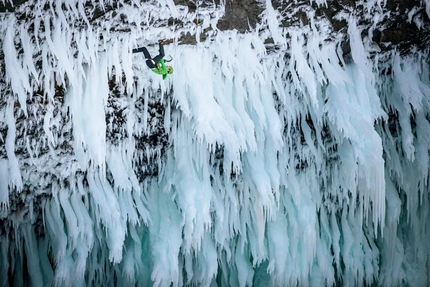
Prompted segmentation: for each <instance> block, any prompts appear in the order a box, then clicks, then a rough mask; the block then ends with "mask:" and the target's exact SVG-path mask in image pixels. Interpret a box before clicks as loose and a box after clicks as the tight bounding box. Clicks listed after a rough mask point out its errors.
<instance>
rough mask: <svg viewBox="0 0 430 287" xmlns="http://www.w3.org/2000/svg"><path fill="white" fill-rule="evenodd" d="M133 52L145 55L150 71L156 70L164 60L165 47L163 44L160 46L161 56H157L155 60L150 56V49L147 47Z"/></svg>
mask: <svg viewBox="0 0 430 287" xmlns="http://www.w3.org/2000/svg"><path fill="white" fill-rule="evenodd" d="M132 52H133V53H140V52H143V55H144V56H145V59H146V65H147V66H148V67H149V68H150V69H154V68H156V67H157V64H158V62H160V60H161V59H163V58H164V47H163V45H161V44H158V53H159V54H158V55H157V56H155V57H154V58H151V54H149V52H148V49H146V47H142V48H138V49H133V51H132Z"/></svg>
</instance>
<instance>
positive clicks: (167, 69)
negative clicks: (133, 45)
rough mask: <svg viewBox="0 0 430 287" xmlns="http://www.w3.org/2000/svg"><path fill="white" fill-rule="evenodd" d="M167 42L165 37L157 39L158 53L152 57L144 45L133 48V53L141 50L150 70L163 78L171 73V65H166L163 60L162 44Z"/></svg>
mask: <svg viewBox="0 0 430 287" xmlns="http://www.w3.org/2000/svg"><path fill="white" fill-rule="evenodd" d="M166 42H167V40H166V39H164V40H160V41H158V47H159V48H158V52H159V54H158V55H157V56H155V57H154V58H152V57H151V55H150V54H149V52H148V49H146V47H141V48H137V49H133V53H140V52H143V55H144V56H145V59H146V65H147V66H148V67H149V68H150V69H152V71H153V72H154V73H156V74H158V75H162V76H163V80H165V79H166V78H167V74H172V73H173V67H172V66H166V64H165V60H164V56H165V55H164V46H163V45H164V44H165V43H166Z"/></svg>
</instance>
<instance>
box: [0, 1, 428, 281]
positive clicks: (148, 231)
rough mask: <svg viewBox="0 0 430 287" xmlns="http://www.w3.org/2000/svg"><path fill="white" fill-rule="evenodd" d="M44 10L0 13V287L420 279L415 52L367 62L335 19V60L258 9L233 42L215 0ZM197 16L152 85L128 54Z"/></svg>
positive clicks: (420, 83)
mask: <svg viewBox="0 0 430 287" xmlns="http://www.w3.org/2000/svg"><path fill="white" fill-rule="evenodd" d="M45 2H47V1H40V2H38V4H36V6H35V7H34V10H33V11H31V12H29V15H31V16H29V19H28V20H27V21H23V20H19V19H16V18H15V17H14V16H13V14H9V15H3V16H1V17H2V22H1V25H0V35H1V37H0V39H2V40H1V48H2V51H3V54H4V63H1V65H4V66H2V69H4V71H5V72H4V80H2V82H1V83H0V84H1V90H0V91H1V93H2V94H1V97H2V100H1V105H0V123H1V126H0V128H1V129H0V131H1V133H0V136H1V137H0V143H1V144H2V145H4V148H3V149H2V153H1V154H0V219H1V221H0V222H1V224H2V225H3V227H2V228H1V229H0V262H1V263H0V264H1V265H0V280H1V282H0V283H1V284H2V286H7V285H14V286H20V285H24V283H25V282H31V284H32V285H34V286H50V285H51V284H56V285H60V286H63V285H66V286H68V285H70V286H82V285H95V286H114V285H115V286H129V285H136V286H148V285H154V286H169V285H173V286H181V285H188V284H190V285H196V286H209V285H212V286H216V285H218V286H247V285H248V286H251V285H255V286H270V285H271V286H289V285H292V286H295V285H299V286H308V285H313V286H326V285H327V286H332V285H338V284H341V285H344V286H354V285H356V286H363V285H365V284H366V285H370V284H372V283H373V282H376V283H377V284H378V285H383V286H398V285H409V286H426V285H428V284H429V282H430V281H429V280H430V279H429V278H428V274H429V263H428V262H429V259H430V254H429V250H430V248H429V247H430V246H429V245H430V243H429V240H428V238H429V236H430V231H429V228H430V225H429V220H430V217H429V210H430V209H429V208H430V206H429V183H428V176H429V147H430V123H429V98H430V83H429V62H428V55H427V54H419V53H418V54H414V55H411V56H403V57H401V56H399V55H398V54H397V53H396V52H393V53H392V54H390V55H389V57H386V58H382V57H381V58H378V57H370V54H369V50H370V49H369V46H368V42H366V41H363V40H362V38H361V34H362V27H360V26H359V25H358V24H357V20H356V19H355V18H354V17H353V16H351V17H349V18H347V19H348V31H347V35H348V38H349V43H350V46H351V47H350V48H351V60H350V61H347V62H345V61H344V59H343V58H342V54H341V53H339V51H340V49H339V45H340V43H341V42H342V41H343V40H344V39H342V38H341V37H338V38H336V37H334V38H332V39H331V40H330V41H328V40H327V39H328V35H329V30H330V29H329V27H328V24H327V23H326V22H324V20H318V21H317V20H316V19H313V18H312V19H313V20H312V22H311V23H310V25H309V26H305V27H303V28H302V29H298V28H294V27H289V28H280V27H279V21H281V18H280V17H281V15H280V14H279V13H278V12H277V11H276V10H275V9H274V8H273V7H272V6H271V2H270V1H266V6H267V7H266V10H265V12H264V14H263V21H262V23H263V24H262V25H263V26H262V27H259V29H256V30H255V31H251V32H249V33H246V34H238V33H237V32H235V31H224V32H222V31H218V30H217V29H216V21H217V19H218V18H219V17H220V16H221V15H222V7H221V8H220V7H218V8H217V7H206V8H205V9H201V10H200V11H199V13H200V14H199V17H200V18H199V19H200V21H201V22H200V23H201V25H195V24H194V22H193V20H194V19H195V17H196V15H195V14H193V13H187V9H185V8H184V7H180V6H175V5H174V3H173V2H172V1H159V2H158V3H155V2H145V3H137V1H136V3H135V5H137V6H138V8H136V6H133V5H128V4H126V3H125V4H123V5H120V6H119V8H117V11H116V12H117V13H116V14H113V13H110V14H108V15H111V17H112V21H106V20H104V21H102V20H100V19H97V18H96V19H94V18H93V20H91V19H90V18H91V17H90V16H88V15H87V14H86V12H85V11H84V10H85V7H84V6H83V5H82V3H80V2H79V3H78V4H75V1H53V2H55V5H53V6H52V7H51V8H50V9H51V10H50V11H48V12H47V11H45V10H44V9H42V7H43V5H44V4H45ZM132 2H135V1H132ZM315 2H316V3H317V4H325V3H324V1H315ZM425 3H426V9H427V13H428V7H429V4H428V1H426V2H425ZM59 4H63V9H58V7H59V6H60V5H59ZM368 5H369V7H370V6H372V5H381V3H380V1H369V3H368ZM51 12H52V13H51ZM310 13H311V12H310ZM121 14H124V15H127V19H128V23H129V26H128V28H129V31H127V33H124V32H120V31H118V30H119V28H118V29H117V27H116V25H117V24H116V23H117V22H115V19H118V17H120V15H121ZM310 15H311V14H310ZM115 17H116V18H115ZM169 17H174V18H177V19H181V21H182V22H183V23H182V26H181V27H180V28H176V29H175V28H172V26H167V25H166V23H167V21H168V19H169ZM78 20H79V21H81V23H82V25H80V26H79V25H71V24H70V23H75V21H78ZM90 20H91V21H92V22H91V24H90V22H89V21H90ZM163 21H164V22H163ZM30 25H32V26H31V27H32V29H29V27H30ZM208 27H211V28H212V29H213V30H211V32H208V38H207V39H206V40H205V41H202V42H200V41H198V43H197V44H196V45H178V44H173V45H168V46H166V48H165V49H166V54H168V55H171V56H172V57H173V59H174V60H173V62H172V64H173V66H174V68H175V73H174V74H172V75H169V76H168V78H167V80H166V81H163V80H162V79H161V77H160V76H158V75H156V74H153V73H151V72H149V71H148V69H147V68H146V67H145V64H144V60H143V58H142V55H135V54H131V49H133V48H135V47H137V46H142V45H147V44H153V43H154V42H156V41H157V40H158V39H159V38H162V37H168V38H174V39H177V38H178V37H179V36H180V33H181V32H184V31H186V32H190V33H191V34H193V35H194V34H195V33H197V34H199V33H200V32H201V31H203V30H204V29H205V28H208ZM116 29H117V30H116ZM269 37H271V38H272V39H273V41H274V44H272V45H271V46H270V52H269V49H268V45H267V44H265V40H266V39H267V38H269ZM149 49H150V52H151V53H153V54H155V53H156V52H157V47H156V46H150V47H149ZM387 71H389V72H387ZM110 83H115V85H116V90H117V91H120V94H119V95H116V94H113V92H112V88H111V87H110V86H109V85H110ZM59 87H61V88H62V89H64V90H63V91H62V92H63V94H62V96H58V88H59ZM60 94H61V93H60ZM35 102H36V103H37V104H34V103H35ZM157 105H158V107H159V108H157ZM154 107H155V108H154ZM119 118H121V119H122V120H123V122H121V123H119V122H118V119H119ZM160 134H162V135H160ZM112 135H113V136H112ZM149 135H151V136H154V138H152V140H153V141H154V142H155V143H154V144H152V145H151V147H149V146H148V144H147V143H148V142H145V144H142V142H141V141H142V139H143V138H145V136H147V137H149ZM156 135H158V136H159V137H157V136H156ZM163 137H164V138H166V140H165V142H163V141H162V139H160V138H163ZM151 168H152V169H151ZM11 202H12V203H13V204H12V203H11Z"/></svg>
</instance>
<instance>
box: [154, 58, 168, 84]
mask: <svg viewBox="0 0 430 287" xmlns="http://www.w3.org/2000/svg"><path fill="white" fill-rule="evenodd" d="M152 71H153V72H154V73H156V74H158V75H162V76H163V80H165V79H166V78H167V68H166V65H165V64H164V59H161V60H160V61H159V62H158V63H157V68H154V69H152Z"/></svg>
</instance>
